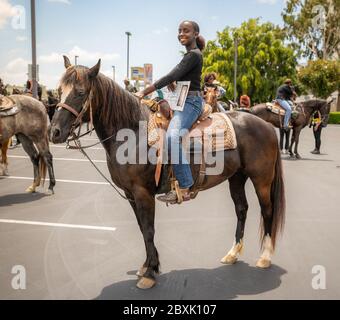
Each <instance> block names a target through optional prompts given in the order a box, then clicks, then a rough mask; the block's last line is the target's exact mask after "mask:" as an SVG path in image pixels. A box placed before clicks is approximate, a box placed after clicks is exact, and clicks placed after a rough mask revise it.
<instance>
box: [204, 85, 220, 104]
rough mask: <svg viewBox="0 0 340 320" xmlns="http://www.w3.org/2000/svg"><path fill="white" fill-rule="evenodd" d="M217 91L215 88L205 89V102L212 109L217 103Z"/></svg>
mask: <svg viewBox="0 0 340 320" xmlns="http://www.w3.org/2000/svg"><path fill="white" fill-rule="evenodd" d="M217 96H218V89H217V87H206V89H205V95H204V98H205V102H206V103H207V104H209V105H211V106H212V107H214V106H215V105H216V103H217Z"/></svg>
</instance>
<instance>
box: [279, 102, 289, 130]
mask: <svg viewBox="0 0 340 320" xmlns="http://www.w3.org/2000/svg"><path fill="white" fill-rule="evenodd" d="M276 101H277V102H278V103H279V105H280V106H281V107H282V108H283V109H285V110H286V114H285V119H284V125H283V126H284V127H285V128H286V127H288V124H289V120H290V117H291V115H292V108H291V106H290V104H289V103H288V101H287V100H282V99H276Z"/></svg>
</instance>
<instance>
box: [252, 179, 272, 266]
mask: <svg viewBox="0 0 340 320" xmlns="http://www.w3.org/2000/svg"><path fill="white" fill-rule="evenodd" d="M266 180H267V179H266V177H265V175H263V176H261V177H258V178H257V179H256V180H253V183H254V186H255V190H256V194H257V197H258V199H259V203H260V206H261V215H262V219H263V226H262V228H263V239H262V254H261V257H260V259H259V260H258V261H257V263H256V266H257V267H258V268H269V267H270V265H271V257H272V255H273V253H274V246H273V242H272V238H271V236H272V234H271V232H272V222H273V207H272V201H271V180H272V178H271V180H270V181H266Z"/></svg>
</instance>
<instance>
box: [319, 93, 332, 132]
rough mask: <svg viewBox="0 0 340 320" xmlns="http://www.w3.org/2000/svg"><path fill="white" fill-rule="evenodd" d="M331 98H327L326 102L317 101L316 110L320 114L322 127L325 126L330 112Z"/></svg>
mask: <svg viewBox="0 0 340 320" xmlns="http://www.w3.org/2000/svg"><path fill="white" fill-rule="evenodd" d="M333 100H334V99H333V98H328V99H327V100H317V103H316V110H318V111H320V113H321V122H322V125H323V126H324V127H326V126H327V124H328V120H329V112H330V110H331V104H332V102H333Z"/></svg>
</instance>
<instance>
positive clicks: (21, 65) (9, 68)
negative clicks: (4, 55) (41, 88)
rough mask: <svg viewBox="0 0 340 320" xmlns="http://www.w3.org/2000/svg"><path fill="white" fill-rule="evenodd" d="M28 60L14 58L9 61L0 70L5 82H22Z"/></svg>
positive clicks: (25, 78) (24, 77)
mask: <svg viewBox="0 0 340 320" xmlns="http://www.w3.org/2000/svg"><path fill="white" fill-rule="evenodd" d="M28 64H29V62H28V60H25V59H24V58H16V59H14V60H12V61H10V62H9V63H8V64H7V65H6V66H5V68H4V70H3V71H2V72H1V76H2V78H3V80H4V82H5V83H10V84H16V85H18V84H24V83H25V82H26V80H27V72H28Z"/></svg>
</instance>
